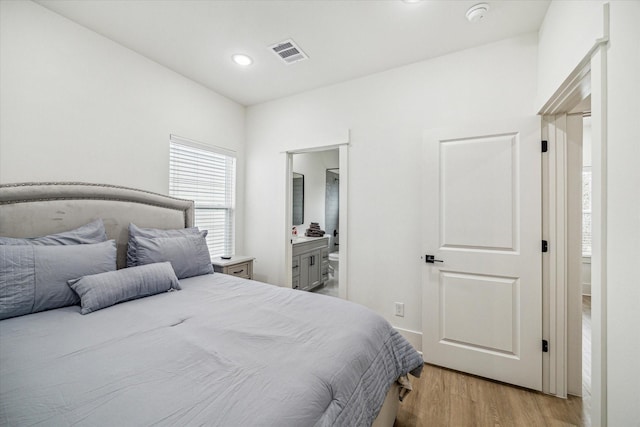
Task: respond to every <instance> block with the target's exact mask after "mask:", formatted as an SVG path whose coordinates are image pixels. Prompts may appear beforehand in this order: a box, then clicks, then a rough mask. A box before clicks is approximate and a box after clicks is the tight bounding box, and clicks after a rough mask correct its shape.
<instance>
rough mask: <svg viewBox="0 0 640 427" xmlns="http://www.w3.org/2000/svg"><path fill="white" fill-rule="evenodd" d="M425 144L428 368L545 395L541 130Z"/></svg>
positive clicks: (490, 126) (480, 132)
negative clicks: (430, 261)
mask: <svg viewBox="0 0 640 427" xmlns="http://www.w3.org/2000/svg"><path fill="white" fill-rule="evenodd" d="M424 136H425V138H424V144H423V148H424V171H425V172H424V187H423V194H422V200H423V215H424V221H423V223H424V227H423V233H424V234H423V242H424V244H423V249H424V250H425V254H430V255H435V258H436V259H440V260H443V262H442V263H434V264H425V266H424V274H423V352H424V358H425V361H427V362H429V363H433V364H436V365H441V366H445V367H448V368H452V369H456V370H460V371H464V372H469V373H472V374H476V375H480V376H484V377H488V378H492V379H496V380H499V381H504V382H508V383H512V384H517V385H520V386H524V387H528V388H532V389H536V390H540V389H541V386H542V353H541V340H542V295H541V293H542V283H541V265H542V264H541V263H542V254H541V251H540V241H541V193H540V191H541V188H540V179H541V163H540V159H541V154H540V142H539V141H540V120H539V118H537V117H531V118H525V119H515V120H509V121H501V122H495V123H485V124H478V125H474V126H467V127H462V126H461V127H460V128H455V129H440V130H432V131H427V132H425V135H424Z"/></svg>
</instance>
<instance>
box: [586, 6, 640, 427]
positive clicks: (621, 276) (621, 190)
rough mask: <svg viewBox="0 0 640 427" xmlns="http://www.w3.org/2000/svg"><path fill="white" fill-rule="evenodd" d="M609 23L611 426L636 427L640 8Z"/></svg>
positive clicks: (625, 9) (639, 394)
mask: <svg viewBox="0 0 640 427" xmlns="http://www.w3.org/2000/svg"><path fill="white" fill-rule="evenodd" d="M610 17H611V21H610V25H611V42H610V44H609V48H608V52H607V56H608V58H607V61H608V66H607V73H608V79H607V85H608V123H607V127H608V135H607V180H608V182H607V215H608V217H607V253H608V255H607V267H606V268H607V325H606V327H607V340H608V345H607V375H608V387H607V392H608V396H607V402H608V425H609V426H610V427H616V426H634V427H638V426H640V363H639V362H638V357H639V355H640V309H639V307H640V281H639V279H638V268H637V265H638V260H640V196H639V192H638V188H640V167H639V162H640V142H639V141H638V135H640V121H639V120H638V118H640V77H639V76H640V43H639V42H640V25H639V24H638V22H640V2H638V1H634V2H630V1H629V2H627V1H614V2H611V8H610ZM594 161H595V159H594Z"/></svg>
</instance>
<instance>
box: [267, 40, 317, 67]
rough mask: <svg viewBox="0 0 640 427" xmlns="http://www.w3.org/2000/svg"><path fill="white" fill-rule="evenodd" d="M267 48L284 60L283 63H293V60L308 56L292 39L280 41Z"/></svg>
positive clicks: (303, 58) (301, 59)
mask: <svg viewBox="0 0 640 427" xmlns="http://www.w3.org/2000/svg"><path fill="white" fill-rule="evenodd" d="M269 49H271V51H272V52H273V53H275V54H276V55H278V58H280V59H281V60H283V61H284V63H285V64H287V65H288V64H293V63H294V62H299V61H304V60H305V59H309V57H308V56H307V55H306V54H305V53H304V52H303V51H302V49H300V47H299V46H298V45H297V44H296V42H294V41H293V40H291V39H289V40H285V41H282V42H280V43H276V44H274V45H271V46H269Z"/></svg>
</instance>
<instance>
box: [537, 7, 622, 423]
mask: <svg viewBox="0 0 640 427" xmlns="http://www.w3.org/2000/svg"><path fill="white" fill-rule="evenodd" d="M603 6H604V14H603V15H604V36H603V37H602V38H601V39H598V40H596V41H595V43H594V45H593V47H592V48H591V49H590V51H589V52H588V53H587V54H586V55H585V57H584V58H583V59H582V61H580V63H579V64H578V65H577V66H576V67H575V68H574V70H573V72H572V73H571V74H570V75H569V77H567V79H566V80H565V81H564V82H563V83H562V85H561V86H560V88H559V89H558V90H557V91H556V92H555V93H554V94H553V95H552V96H551V98H550V99H549V100H548V101H547V102H546V104H545V105H544V106H543V107H542V109H541V110H540V111H539V112H538V114H540V115H542V116H554V115H558V114H564V113H568V112H570V111H571V110H572V109H573V108H574V107H576V106H577V105H578V104H579V102H580V101H581V100H582V99H584V98H586V96H587V95H588V94H589V93H590V94H591V126H592V148H591V155H592V199H591V200H592V209H591V212H592V214H591V215H592V217H591V227H592V231H591V232H592V255H591V268H592V277H591V280H592V282H591V304H592V306H591V308H592V311H591V315H592V317H591V326H592V330H591V420H592V423H593V425H594V427H597V426H603V427H604V426H606V425H607V368H606V363H607V332H606V325H607V321H606V319H607V309H606V304H607V270H606V264H607V227H606V219H607V205H606V203H607V156H606V153H607V45H608V41H609V9H608V5H607V4H605V5H603ZM568 137H569V138H571V135H568ZM550 185H555V184H554V183H550ZM562 202H563V203H566V202H567V200H566V198H565V199H564V200H563V201H562ZM557 213H558V212H557V210H555V209H554V210H550V211H548V212H547V213H546V214H548V215H556V214H557ZM556 239H558V240H557V241H556V242H555V245H554V244H553V243H552V242H550V246H551V248H553V247H557V245H565V244H566V233H563V234H559V235H558V234H556ZM563 239H564V240H563ZM550 256H553V257H554V258H555V260H554V261H555V262H556V264H558V263H560V265H561V266H562V268H563V269H566V268H567V264H566V258H563V257H559V258H556V257H557V256H558V254H554V253H551V254H550ZM547 262H550V261H547ZM544 263H545V260H544V259H543V266H544ZM543 268H544V267H543ZM558 284H559V286H560V288H558V289H557V292H559V293H561V294H562V295H567V286H566V282H564V281H561V282H559V283H558ZM549 310H550V311H554V312H555V313H557V314H562V318H561V320H565V319H566V318H565V317H564V316H566V311H567V304H566V302H564V301H560V300H559V299H558V298H556V299H555V301H554V302H553V306H549ZM556 319H558V316H557V315H556V316H555V318H554V317H550V318H549V327H550V328H551V329H556V330H558V328H560V330H561V331H562V332H563V334H561V336H560V337H557V338H558V339H559V341H558V342H556V343H550V345H551V346H555V347H557V348H563V349H566V348H567V336H568V335H571V334H576V333H581V331H580V330H578V331H576V330H575V328H568V326H567V324H566V322H565V324H564V326H563V325H559V324H557V323H556ZM552 348H553V347H552ZM550 357H551V355H550ZM549 363H550V364H553V365H554V366H556V367H559V368H560V369H556V371H555V373H554V375H553V376H554V380H555V381H556V384H565V385H566V384H567V372H568V369H567V366H568V364H569V363H570V361H569V360H568V359H567V354H566V352H564V354H562V355H561V354H559V353H556V354H555V355H554V357H553V359H550V360H549ZM548 374H550V372H549V371H548V372H547V374H546V375H548ZM543 375H545V369H544V365H543ZM565 393H566V390H565Z"/></svg>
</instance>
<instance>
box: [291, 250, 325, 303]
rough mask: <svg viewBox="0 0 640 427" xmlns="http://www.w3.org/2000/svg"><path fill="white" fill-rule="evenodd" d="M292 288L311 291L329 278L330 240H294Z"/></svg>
mask: <svg viewBox="0 0 640 427" xmlns="http://www.w3.org/2000/svg"><path fill="white" fill-rule="evenodd" d="M292 244H293V250H292V254H293V259H292V263H291V269H292V278H293V280H292V287H293V289H299V290H302V291H310V290H312V289H313V288H316V287H318V286H320V285H322V284H324V282H326V281H327V280H328V278H329V238H328V237H296V238H294V239H293V240H292Z"/></svg>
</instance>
